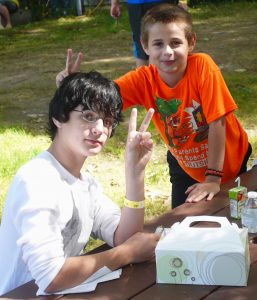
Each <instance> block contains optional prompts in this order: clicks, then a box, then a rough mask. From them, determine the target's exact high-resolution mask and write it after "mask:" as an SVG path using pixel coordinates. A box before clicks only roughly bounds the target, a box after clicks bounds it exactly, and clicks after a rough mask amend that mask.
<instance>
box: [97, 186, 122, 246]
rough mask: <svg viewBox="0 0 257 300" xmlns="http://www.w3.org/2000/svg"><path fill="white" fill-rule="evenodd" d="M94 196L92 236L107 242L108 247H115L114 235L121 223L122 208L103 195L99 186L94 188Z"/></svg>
mask: <svg viewBox="0 0 257 300" xmlns="http://www.w3.org/2000/svg"><path fill="white" fill-rule="evenodd" d="M92 194H94V196H95V199H94V201H95V209H94V224H93V230H92V236H93V237H97V238H99V239H101V240H103V241H105V242H106V243H107V244H108V245H110V246H112V247H113V245H114V241H113V238H114V233H115V231H116V228H117V226H118V224H119V222H120V216H121V211H120V208H119V206H118V205H117V204H116V203H114V202H113V201H112V200H110V199H109V198H108V197H107V196H105V195H104V194H103V192H102V188H101V187H100V185H99V184H97V185H95V186H94V191H92Z"/></svg>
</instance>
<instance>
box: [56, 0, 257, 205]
mask: <svg viewBox="0 0 257 300" xmlns="http://www.w3.org/2000/svg"><path fill="white" fill-rule="evenodd" d="M141 40H142V45H143V48H144V50H145V52H146V53H147V54H148V55H149V60H150V63H151V65H150V66H149V67H146V66H143V67H140V68H137V69H136V70H134V71H131V72H128V73H127V74H125V75H124V76H122V77H120V78H119V79H117V80H116V83H117V84H118V85H119V87H120V90H121V94H122V98H123V107H124V109H127V108H129V107H132V106H134V105H142V106H144V107H145V108H146V109H149V108H151V107H152V108H154V109H155V114H154V117H153V122H154V124H155V126H156V127H157V129H158V130H159V132H160V134H161V136H162V138H163V140H164V142H165V143H166V145H167V146H168V148H169V151H168V156H167V160H168V163H169V168H170V176H171V178H170V180H171V183H172V207H173V208H174V207H176V206H178V205H180V204H182V203H184V202H185V201H186V202H198V201H200V200H202V199H205V198H207V200H211V199H212V198H213V196H214V195H215V194H217V193H218V192H219V191H220V184H221V183H223V182H226V181H228V180H229V179H232V178H235V177H236V176H237V175H239V174H241V173H242V172H244V171H246V166H247V161H248V159H249V156H250V155H251V145H250V144H249V142H248V136H247V134H246V132H245V131H244V129H243V128H242V126H241V125H240V123H239V122H238V120H237V118H236V117H235V115H234V113H233V112H234V110H235V109H236V108H237V105H236V104H235V102H234V100H233V98H232V96H231V94H230V92H229V90H228V88H227V86H226V83H225V81H224V79H223V77H222V74H221V72H220V69H219V68H218V66H217V65H216V64H215V63H214V61H213V60H212V59H211V57H210V56H209V55H207V54H202V53H195V54H193V53H192V51H193V49H194V47H195V44H196V37H195V33H194V31H193V27H192V19H191V16H190V14H189V13H188V12H187V11H185V10H184V9H183V8H180V7H177V6H172V5H169V4H161V5H158V6H155V7H154V8H152V9H151V10H149V11H148V12H147V13H146V14H145V16H144V18H143V19H142V25H141ZM81 60H82V54H79V55H78V58H77V61H76V62H75V64H73V63H72V52H71V50H69V52H68V57H67V66H66V70H64V71H62V72H61V73H59V74H58V75H57V81H60V80H61V77H62V76H65V75H66V74H68V73H70V72H72V71H73V70H78V69H79V66H80V62H81Z"/></svg>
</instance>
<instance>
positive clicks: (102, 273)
mask: <svg viewBox="0 0 257 300" xmlns="http://www.w3.org/2000/svg"><path fill="white" fill-rule="evenodd" d="M121 272H122V269H118V270H115V271H112V270H110V269H109V268H107V267H103V268H101V269H99V270H97V271H96V272H95V273H94V274H93V275H91V276H90V277H89V278H88V279H87V280H85V281H84V282H82V283H81V284H80V285H77V286H74V287H73V288H70V289H65V290H62V291H60V292H56V293H55V294H58V295H60V294H61V295H64V294H76V293H86V292H92V291H94V290H95V289H96V286H97V284H98V283H99V282H104V281H109V280H113V279H117V278H120V275H121ZM39 295H49V294H47V293H45V292H43V291H40V290H38V291H37V296H39Z"/></svg>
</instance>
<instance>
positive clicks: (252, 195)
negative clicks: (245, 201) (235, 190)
mask: <svg viewBox="0 0 257 300" xmlns="http://www.w3.org/2000/svg"><path fill="white" fill-rule="evenodd" d="M247 196H248V198H257V192H248V193H247Z"/></svg>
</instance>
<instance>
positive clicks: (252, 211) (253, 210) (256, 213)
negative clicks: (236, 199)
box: [241, 192, 257, 233]
mask: <svg viewBox="0 0 257 300" xmlns="http://www.w3.org/2000/svg"><path fill="white" fill-rule="evenodd" d="M241 219H242V225H243V226H244V227H247V228H248V232H249V233H256V232H257V192H248V194H247V200H246V202H245V206H244V207H243V210H242V214H241Z"/></svg>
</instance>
